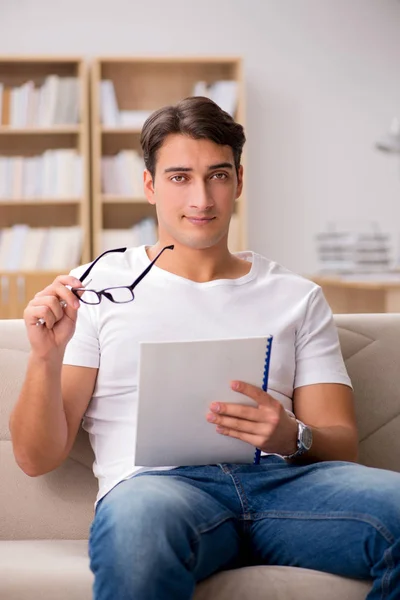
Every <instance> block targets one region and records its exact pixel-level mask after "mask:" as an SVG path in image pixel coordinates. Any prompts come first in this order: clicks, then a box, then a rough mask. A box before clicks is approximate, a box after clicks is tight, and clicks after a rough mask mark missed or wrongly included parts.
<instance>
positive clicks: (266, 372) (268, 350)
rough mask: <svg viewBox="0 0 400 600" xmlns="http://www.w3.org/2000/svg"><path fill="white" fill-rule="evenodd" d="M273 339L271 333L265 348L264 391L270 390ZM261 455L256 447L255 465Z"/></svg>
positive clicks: (258, 462)
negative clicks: (269, 379) (269, 378)
mask: <svg viewBox="0 0 400 600" xmlns="http://www.w3.org/2000/svg"><path fill="white" fill-rule="evenodd" d="M273 339H274V338H273V336H272V335H270V336H269V338H268V340H267V347H266V349H265V362H264V377H263V383H262V386H261V387H262V390H263V391H264V392H266V391H267V390H268V377H269V363H270V359H271V347H272V340H273ZM260 456H261V450H260V449H259V448H256V451H255V452H254V461H253V464H255V465H259V464H260Z"/></svg>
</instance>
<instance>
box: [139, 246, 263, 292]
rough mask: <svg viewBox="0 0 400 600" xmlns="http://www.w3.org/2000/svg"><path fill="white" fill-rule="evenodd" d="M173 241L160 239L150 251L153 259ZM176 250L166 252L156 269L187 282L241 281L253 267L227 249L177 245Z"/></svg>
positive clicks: (148, 253) (224, 247)
mask: <svg viewBox="0 0 400 600" xmlns="http://www.w3.org/2000/svg"><path fill="white" fill-rule="evenodd" d="M170 243H171V242H168V243H165V244H164V243H162V241H161V240H159V241H158V242H157V244H155V245H154V246H152V247H150V248H148V249H147V255H148V257H149V259H150V260H152V259H153V258H155V256H156V255H157V254H158V252H159V251H160V250H161V249H162V248H163V247H164V246H168V245H169V244H170ZM174 246H175V247H174V250H172V251H166V252H163V254H162V255H161V256H160V258H159V259H158V261H157V266H158V267H159V268H160V269H164V270H165V271H168V272H170V273H174V274H175V275H179V276H180V277H184V278H185V279H189V280H191V281H196V282H198V283H204V282H207V281H214V280H216V279H238V278H239V277H243V276H244V275H247V273H248V272H249V271H250V269H251V264H250V263H249V262H248V261H246V260H243V259H241V258H238V257H237V256H234V255H233V254H231V253H230V252H229V250H228V248H227V247H226V246H223V247H219V248H216V247H215V246H214V247H213V248H206V249H202V250H196V249H193V248H188V247H187V246H183V245H181V244H176V243H174Z"/></svg>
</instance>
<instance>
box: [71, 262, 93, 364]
mask: <svg viewBox="0 0 400 600" xmlns="http://www.w3.org/2000/svg"><path fill="white" fill-rule="evenodd" d="M70 274H71V275H73V276H75V277H78V278H79V274H78V273H77V272H76V271H75V270H73V271H71V273H70ZM93 309H94V307H93V306H89V305H88V304H84V303H83V302H81V305H80V307H79V310H78V318H77V322H76V328H75V333H74V335H73V337H72V338H71V340H70V341H69V342H68V344H67V347H66V349H65V354H64V359H63V363H64V364H65V365H74V366H77V367H93V368H98V367H99V365H100V347H99V338H98V333H97V329H98V328H97V326H96V323H95V310H93Z"/></svg>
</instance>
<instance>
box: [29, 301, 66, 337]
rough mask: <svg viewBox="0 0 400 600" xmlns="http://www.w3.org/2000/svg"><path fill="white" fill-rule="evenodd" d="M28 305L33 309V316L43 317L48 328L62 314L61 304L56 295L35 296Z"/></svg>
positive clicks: (58, 319) (61, 316) (60, 317)
mask: <svg viewBox="0 0 400 600" xmlns="http://www.w3.org/2000/svg"><path fill="white" fill-rule="evenodd" d="M29 307H30V308H31V309H33V310H32V312H33V313H34V314H35V317H37V318H42V319H44V321H45V322H46V325H47V327H48V328H49V329H51V328H52V327H53V326H54V325H55V323H57V321H60V319H62V318H63V316H64V309H63V306H62V305H61V304H60V300H59V299H58V297H57V296H38V297H36V296H35V298H33V300H31V302H30V303H29ZM39 311H40V313H41V314H40V315H39V314H38V313H39Z"/></svg>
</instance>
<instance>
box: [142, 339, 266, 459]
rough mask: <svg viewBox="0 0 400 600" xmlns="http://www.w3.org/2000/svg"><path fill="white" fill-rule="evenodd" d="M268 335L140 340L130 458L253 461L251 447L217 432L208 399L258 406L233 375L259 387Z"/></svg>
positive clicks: (253, 450) (262, 376)
mask: <svg viewBox="0 0 400 600" xmlns="http://www.w3.org/2000/svg"><path fill="white" fill-rule="evenodd" d="M267 342H268V337H266V336H264V337H255V338H247V339H246V338H240V339H238V338H236V339H228V340H205V341H190V342H142V343H141V344H140V357H139V386H138V410H137V432H136V440H135V443H136V452H135V464H136V465H138V466H139V465H140V466H160V467H161V466H183V465H202V464H216V463H221V462H229V463H247V462H248V463H252V462H253V458H254V452H255V448H253V447H252V446H251V445H250V444H247V443H245V442H243V441H241V440H238V439H234V438H230V437H228V436H224V435H221V434H218V433H217V432H216V431H215V429H216V425H215V424H212V423H209V422H208V421H207V420H206V415H207V413H208V412H209V406H210V404H211V402H214V401H221V402H234V403H237V404H247V405H250V406H257V404H256V402H254V401H253V400H251V399H250V398H248V397H247V396H244V395H243V394H239V393H238V392H234V391H233V390H232V389H231V388H230V383H231V381H233V380H240V381H245V382H247V383H252V384H253V385H256V386H257V387H262V384H263V378H264V367H265V359H266V348H267Z"/></svg>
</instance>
